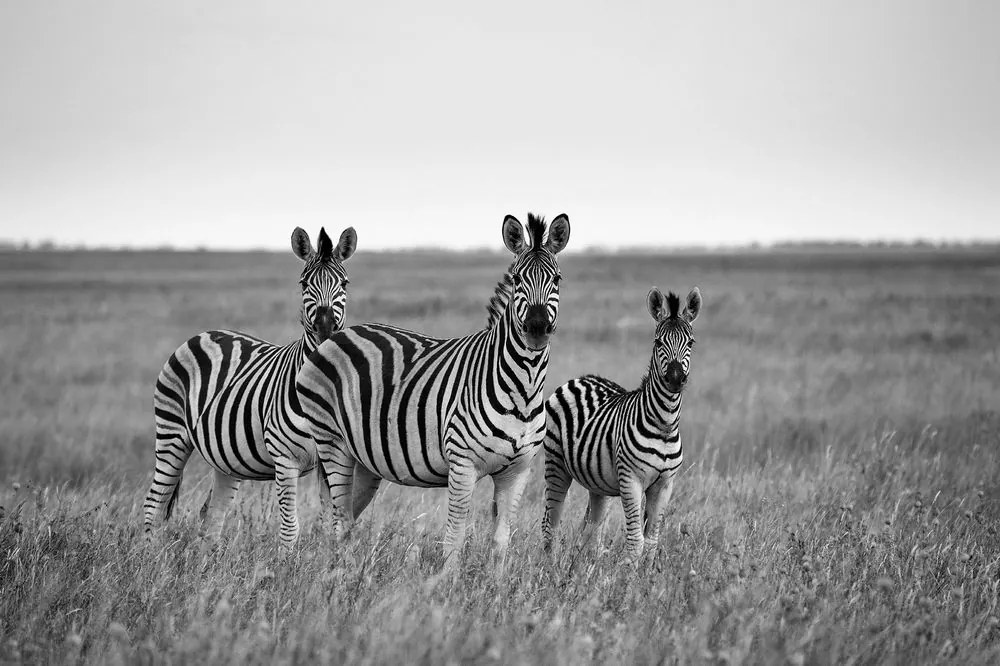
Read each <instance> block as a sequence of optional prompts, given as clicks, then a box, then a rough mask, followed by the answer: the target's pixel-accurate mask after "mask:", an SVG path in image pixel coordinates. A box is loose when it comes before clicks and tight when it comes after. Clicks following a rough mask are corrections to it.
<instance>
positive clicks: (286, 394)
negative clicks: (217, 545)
mask: <svg viewBox="0 0 1000 666" xmlns="http://www.w3.org/2000/svg"><path fill="white" fill-rule="evenodd" d="M357 242H358V239H357V234H356V233H355V231H354V228H353V227H349V228H347V229H345V230H344V231H343V233H342V234H341V235H340V241H339V242H338V243H337V245H336V246H335V245H334V244H333V241H332V240H331V239H330V237H329V236H328V235H327V233H326V229H320V232H319V238H318V241H317V247H316V249H315V250H314V249H313V247H312V243H311V241H310V240H309V234H307V233H306V232H305V231H304V230H303V229H302V228H300V227H296V229H295V231H294V232H292V251H293V252H294V253H295V255H296V256H297V257H298V258H299V259H301V260H302V261H303V267H302V274H301V276H300V277H299V286H300V288H301V292H302V310H301V315H300V316H301V320H302V328H303V332H302V337H300V338H299V339H298V340H296V341H294V342H291V343H289V344H287V345H284V346H278V345H274V344H271V343H269V342H266V341H264V340H260V339H258V338H255V337H253V336H250V335H247V334H245V333H239V332H236V331H228V330H218V331H206V332H204V333H201V334H199V335H196V336H194V337H193V338H191V339H190V340H188V341H187V342H185V343H184V344H183V345H181V346H180V347H178V348H177V351H175V352H174V353H173V354H172V355H171V356H170V358H169V359H168V360H167V362H166V363H165V364H164V366H163V369H162V370H161V371H160V375H159V377H158V379H157V380H156V388H155V390H154V394H153V409H154V417H155V423H156V453H155V469H154V472H153V483H152V485H151V486H150V488H149V492H148V493H147V495H146V500H145V502H144V503H143V528H144V532H145V534H146V537H147V539H149V538H151V537H152V529H153V524H154V522H155V521H157V520H159V519H160V518H161V517H165V518H169V517H170V515H171V513H172V512H173V508H174V505H175V504H176V502H177V498H178V496H179V494H180V486H181V477H182V475H183V472H184V465H185V464H186V463H187V460H188V458H189V457H190V456H191V453H192V452H193V451H194V450H195V449H198V452H199V453H201V455H202V457H204V459H205V461H206V462H207V463H208V464H209V465H210V466H211V467H212V468H213V469H214V470H215V478H214V483H213V487H212V490H211V493H210V495H209V497H208V499H207V500H206V502H205V505H204V506H203V507H202V509H201V517H202V519H203V521H204V524H203V528H202V529H203V533H204V534H205V535H207V536H208V537H209V538H210V539H211V540H212V541H214V540H217V539H218V537H219V536H220V534H221V532H222V522H223V519H224V518H225V514H226V511H227V510H228V508H229V506H230V505H231V504H232V501H233V498H234V497H235V496H236V491H237V489H238V487H239V484H240V481H243V480H263V479H274V481H275V484H276V489H277V496H278V506H279V511H280V513H281V529H280V542H281V545H283V546H286V547H291V546H292V545H293V544H294V543H295V541H296V539H297V537H298V532H299V523H298V515H297V511H296V505H295V495H296V486H297V483H298V477H299V476H300V475H302V474H305V473H307V472H309V471H310V470H312V469H313V468H315V467H316V448H315V445H314V444H313V441H312V438H311V436H310V435H309V433H308V432H306V428H305V425H304V423H303V421H302V417H301V408H300V406H299V402H298V399H297V396H296V393H295V375H296V373H297V372H298V371H299V368H300V367H301V365H302V361H303V360H304V359H305V357H306V356H307V355H308V354H309V353H311V352H312V351H313V350H314V349H316V347H317V346H318V345H319V344H320V343H321V342H322V341H323V340H326V339H327V338H329V337H330V336H331V335H332V334H333V333H334V332H336V331H338V330H340V329H341V328H343V325H344V312H345V307H346V305H347V285H348V283H349V280H348V279H347V272H346V270H345V269H344V266H343V263H342V262H344V261H346V260H347V259H348V258H350V256H351V255H352V254H354V250H355V248H356V247H357Z"/></svg>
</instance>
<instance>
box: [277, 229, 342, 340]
mask: <svg viewBox="0 0 1000 666" xmlns="http://www.w3.org/2000/svg"><path fill="white" fill-rule="evenodd" d="M357 246H358V235H357V233H356V232H355V231H354V227H348V228H347V229H344V232H343V233H342V234H340V242H339V243H337V245H336V246H334V244H333V241H332V240H331V239H330V237H329V236H327V235H326V229H320V230H319V239H318V247H317V248H316V249H315V250H314V249H313V246H312V243H311V242H310V240H309V234H307V233H306V232H305V230H304V229H302V228H301V227H296V228H295V231H293V232H292V251H293V252H294V253H295V256H296V257H298V258H299V259H301V260H302V261H303V262H304V265H303V266H302V275H301V276H300V277H299V285H301V287H302V326H303V328H305V330H306V335H308V336H309V337H310V339H311V340H312V341H313V342H315V343H316V344H319V343H321V342H323V341H324V340H326V339H327V338H329V337H330V336H331V335H333V334H334V333H336V332H337V331H339V330H340V329H342V328H343V327H344V310H345V309H346V307H347V285H348V283H349V282H350V281H349V280H348V279H347V271H346V270H344V266H343V264H342V263H341V262H343V261H346V260H347V259H348V258H350V256H351V255H352V254H354V250H355V248H357Z"/></svg>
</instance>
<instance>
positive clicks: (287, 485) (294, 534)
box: [274, 460, 299, 550]
mask: <svg viewBox="0 0 1000 666" xmlns="http://www.w3.org/2000/svg"><path fill="white" fill-rule="evenodd" d="M291 462H292V461H287V460H275V461H274V488H275V491H276V492H277V496H278V511H279V512H280V513H281V530H280V531H279V540H280V543H281V547H282V548H285V549H288V550H291V548H292V547H293V546H294V545H295V542H296V541H297V540H298V538H299V512H298V504H297V496H298V486H299V468H298V467H297V466H296V465H294V464H291Z"/></svg>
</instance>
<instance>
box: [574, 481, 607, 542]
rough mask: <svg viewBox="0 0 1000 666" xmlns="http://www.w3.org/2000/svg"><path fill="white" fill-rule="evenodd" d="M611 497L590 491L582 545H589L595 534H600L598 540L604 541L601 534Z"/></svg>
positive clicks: (581, 539) (581, 536)
mask: <svg viewBox="0 0 1000 666" xmlns="http://www.w3.org/2000/svg"><path fill="white" fill-rule="evenodd" d="M610 499H611V498H610V497H608V496H606V495H600V494H598V493H590V503H588V504H587V513H586V515H584V517H583V532H582V534H581V535H580V541H581V545H582V546H587V545H589V544H590V543H591V542H592V541H593V539H594V536H595V535H597V536H598V542H600V541H602V539H601V538H600V536H601V531H602V528H603V527H604V518H605V516H606V515H607V511H608V502H609V500H610Z"/></svg>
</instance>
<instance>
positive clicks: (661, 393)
mask: <svg viewBox="0 0 1000 666" xmlns="http://www.w3.org/2000/svg"><path fill="white" fill-rule="evenodd" d="M681 398H682V394H681V393H674V392H672V391H670V390H669V389H668V388H667V386H666V382H664V381H663V379H662V378H661V377H660V375H659V373H657V372H656V369H655V368H653V367H650V369H649V379H648V380H647V381H646V382H645V384H644V385H643V386H642V388H641V389H640V390H639V404H640V408H641V409H640V412H641V414H642V416H643V418H644V419H645V420H646V421H647V422H649V423H650V424H651V425H653V426H655V427H656V428H657V429H658V430H659V431H660V432H662V433H663V434H664V435H667V436H671V435H674V434H676V432H677V428H678V427H679V426H680V421H681Z"/></svg>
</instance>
